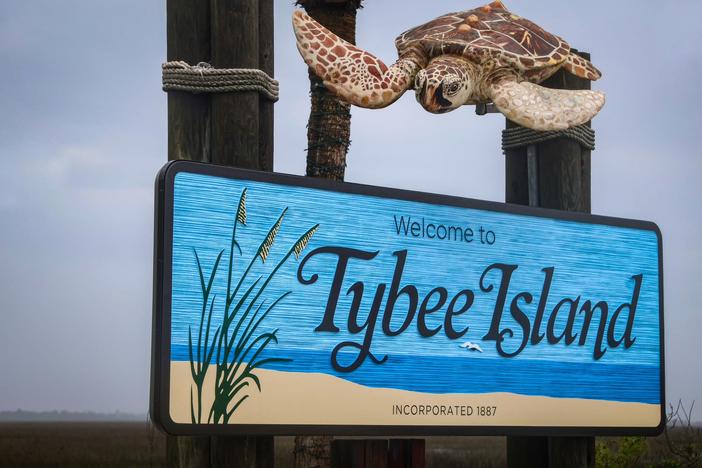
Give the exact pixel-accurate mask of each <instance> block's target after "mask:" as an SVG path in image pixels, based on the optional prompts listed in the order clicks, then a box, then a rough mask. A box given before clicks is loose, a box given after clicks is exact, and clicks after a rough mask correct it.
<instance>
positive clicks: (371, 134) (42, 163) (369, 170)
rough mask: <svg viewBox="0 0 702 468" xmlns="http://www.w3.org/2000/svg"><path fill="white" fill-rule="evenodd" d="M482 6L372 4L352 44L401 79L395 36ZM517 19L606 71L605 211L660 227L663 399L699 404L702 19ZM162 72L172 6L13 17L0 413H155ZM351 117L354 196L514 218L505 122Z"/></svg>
mask: <svg viewBox="0 0 702 468" xmlns="http://www.w3.org/2000/svg"><path fill="white" fill-rule="evenodd" d="M480 3H481V2H480V1H477V2H467V1H457V0H446V1H443V2H420V1H416V0H413V1H411V2H408V1H403V2H400V1H399V0H394V1H382V2H379V1H373V0H367V1H366V2H365V7H364V8H363V9H362V10H360V11H359V13H358V32H357V40H358V43H359V45H360V46H361V47H363V48H365V49H368V50H370V51H372V52H373V53H375V54H376V55H378V56H379V57H381V58H382V59H383V60H385V62H386V63H392V62H393V61H394V59H395V57H396V52H395V50H394V45H393V41H394V38H395V36H396V35H397V34H398V33H400V32H401V31H403V30H404V29H407V28H408V27H411V26H414V25H417V24H420V23H423V22H425V21H426V20H428V19H430V18H433V17H435V16H437V15H439V14H442V13H446V12H448V11H455V10H464V9H468V8H473V7H474V6H477V5H478V4H480ZM506 3H507V6H508V7H509V8H510V9H511V10H513V11H514V12H516V13H518V14H520V15H523V16H525V17H527V18H529V19H531V20H533V21H535V22H536V23H538V24H540V25H542V26H543V27H544V28H545V29H547V30H549V31H551V32H553V33H555V34H559V35H561V36H563V37H564V38H565V39H566V40H567V41H568V42H569V43H570V44H571V46H572V47H574V48H577V49H580V50H587V51H589V52H590V53H591V54H592V60H593V62H594V63H595V65H596V66H597V67H598V68H599V69H601V70H602V71H603V78H602V79H601V80H599V81H597V82H595V83H593V88H594V89H601V90H604V91H605V92H606V93H607V104H606V105H605V107H604V109H603V111H602V112H601V113H600V115H598V116H597V118H596V119H594V121H593V128H594V129H595V131H596V132H597V143H596V145H597V149H596V150H595V151H594V152H593V156H592V212H593V213H595V214H600V215H608V216H617V217H624V218H634V219H643V220H650V221H654V222H656V223H657V224H658V225H659V226H660V228H661V230H662V232H663V245H664V259H663V263H664V266H663V271H664V284H665V286H664V297H665V338H666V350H665V354H666V356H665V358H666V385H667V387H666V392H667V395H666V397H667V400H668V401H669V402H673V403H675V402H677V401H678V399H683V400H684V401H685V402H687V403H689V402H691V401H692V400H702V372H700V371H701V370H702V364H700V362H699V360H698V359H697V354H698V352H697V344H698V342H699V336H700V335H702V320H699V315H700V314H699V309H700V305H699V299H698V297H697V294H698V292H699V290H700V286H702V284H700V283H701V282H700V279H699V278H700V275H699V272H698V270H699V267H698V266H699V265H700V264H702V245H701V244H700V242H701V241H702V216H700V214H701V213H700V202H701V201H702V184H701V183H700V182H699V181H697V180H696V178H697V177H699V174H702V150H701V149H700V148H702V146H700V145H699V143H698V139H699V132H700V129H702V115H700V113H699V110H698V106H699V104H700V103H702V91H701V89H700V88H699V87H698V86H697V85H696V83H695V81H694V78H693V79H692V80H691V79H690V78H688V77H695V76H697V75H698V74H697V72H698V71H702V52H700V44H702V30H701V29H700V28H699V25H698V21H699V20H698V18H699V16H700V13H702V4H701V3H698V2H693V1H686V2H678V3H675V4H669V3H660V2H656V3H653V2H635V1H633V0H631V1H625V2H604V1H601V2H590V3H588V4H587V6H585V5H581V4H571V3H566V2H557V1H555V0H554V1H547V2H539V3H538V4H536V3H534V2H527V1H526V0H512V1H508V2H506ZM398 5H401V6H402V7H398ZM275 6H276V13H275V21H276V27H275V34H276V36H275V40H276V45H275V53H276V73H275V76H276V78H277V79H278V80H279V81H280V82H281V99H280V101H279V102H278V103H277V104H276V111H275V118H276V120H275V124H276V128H275V148H276V150H275V151H276V153H275V170H276V171H278V172H286V173H293V174H304V171H305V148H306V145H307V140H306V129H305V126H306V123H307V116H308V113H309V96H308V92H309V82H308V78H307V70H306V66H305V65H304V63H303V61H302V59H301V58H300V56H299V54H298V53H297V50H296V49H295V45H294V40H293V35H292V28H291V25H290V16H291V13H292V10H293V5H292V1H285V2H282V1H276V5H275ZM135 12H137V14H135ZM670 24H675V25H676V26H675V34H674V36H673V37H674V39H675V40H674V41H672V40H671V38H670V27H669V25H670ZM165 57H166V31H165V3H164V2H155V1H151V2H141V1H136V0H125V1H120V2H116V1H105V2H90V1H87V0H67V1H64V2H52V1H49V0H37V1H34V2H25V1H22V0H6V1H4V2H2V3H1V4H0V59H1V60H2V62H3V63H4V64H5V65H6V66H5V70H4V73H3V76H2V77H1V78H0V84H2V86H0V103H1V106H0V109H2V112H1V113H0V156H1V157H2V161H3V164H2V165H1V166H0V219H2V228H1V229H0V264H1V265H2V266H1V267H0V311H1V312H2V318H3V324H2V326H0V343H1V344H0V350H1V351H2V352H1V353H0V367H2V369H3V370H4V376H3V378H2V379H0V395H2V399H0V411H3V410H9V411H14V410H15V409H18V408H22V409H25V410H28V411H45V410H54V409H55V410H67V411H95V412H113V411H117V410H119V411H123V412H126V413H133V414H144V413H145V412H146V410H147V408H148V397H149V368H150V341H151V294H152V263H151V262H152V242H153V237H152V236H153V181H154V177H155V175H156V173H157V171H158V170H159V168H160V167H161V166H162V165H163V164H164V163H165V162H166V160H167V141H166V138H167V121H166V118H167V112H166V111H167V107H166V94H165V93H164V92H162V91H161V68H160V65H161V63H162V62H163V61H164V60H165ZM682 71H686V72H687V73H684V74H683V73H681V72H682ZM352 115H353V120H352V135H351V139H352V145H351V149H350V151H349V154H348V168H347V172H346V180H347V181H350V182H358V183H364V184H371V185H381V186H389V187H397V188H404V189H411V190H420V191H427V192H434V193H442V194H448V195H457V196H462V197H469V198H478V199H485V200H493V201H500V202H501V201H504V158H503V156H502V154H501V150H500V137H501V134H500V132H501V130H502V128H503V127H504V118H503V117H502V116H501V115H499V114H491V115H487V116H483V117H478V116H476V115H475V114H474V109H473V107H465V108H462V109H459V110H457V111H455V112H451V113H448V114H444V115H432V114H429V113H427V112H425V111H424V110H423V109H422V108H421V107H420V106H419V105H418V104H417V103H416V102H415V99H414V96H413V95H412V93H407V94H406V95H405V96H404V97H403V98H401V99H400V100H399V101H398V102H397V103H395V104H394V105H392V106H390V107H388V108H387V109H383V110H366V109H359V108H353V110H352ZM695 419H698V420H699V419H702V413H701V414H700V415H698V416H697V417H696V418H695Z"/></svg>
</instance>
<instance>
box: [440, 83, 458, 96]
mask: <svg viewBox="0 0 702 468" xmlns="http://www.w3.org/2000/svg"><path fill="white" fill-rule="evenodd" d="M459 89H461V83H460V81H453V82H451V83H449V84H448V85H447V86H445V91H444V92H445V93H446V94H448V95H449V96H452V95H454V94H456V93H457V92H458V90H459Z"/></svg>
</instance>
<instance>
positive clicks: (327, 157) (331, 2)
mask: <svg viewBox="0 0 702 468" xmlns="http://www.w3.org/2000/svg"><path fill="white" fill-rule="evenodd" d="M297 4H298V5H302V6H303V7H304V8H305V11H307V13H308V14H309V15H310V16H311V17H313V18H314V19H316V20H317V21H319V22H320V23H321V24H322V25H324V26H325V27H326V28H328V29H329V30H330V31H332V32H333V33H335V34H337V35H338V36H339V37H341V38H343V39H345V40H347V41H349V42H351V43H352V44H353V43H355V42H356V11H357V10H358V9H359V8H360V7H361V0H298V2H297ZM309 77H310V101H311V108H310V118H309V121H308V124H307V175H308V176H311V177H324V178H327V179H334V180H344V172H345V169H346V153H347V152H348V149H349V144H350V142H351V140H350V137H351V109H350V106H349V105H348V104H346V103H345V102H343V101H340V100H339V99H337V98H336V97H335V96H334V95H333V94H331V93H330V92H329V91H327V89H326V88H325V87H324V85H323V84H322V80H320V79H319V78H318V77H317V75H315V74H314V73H313V72H312V70H310V71H309Z"/></svg>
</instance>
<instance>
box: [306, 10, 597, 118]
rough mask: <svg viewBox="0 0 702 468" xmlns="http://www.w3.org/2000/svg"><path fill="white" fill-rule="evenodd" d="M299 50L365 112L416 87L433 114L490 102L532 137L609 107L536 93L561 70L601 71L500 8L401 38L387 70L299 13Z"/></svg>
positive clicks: (589, 95)
mask: <svg viewBox="0 0 702 468" xmlns="http://www.w3.org/2000/svg"><path fill="white" fill-rule="evenodd" d="M293 27H294V29H295V36H296V37H297V48H298V50H299V51H300V53H301V54H302V57H303V58H304V59H305V62H306V63H307V65H309V66H310V67H311V68H312V70H314V72H315V73H316V74H317V75H318V76H319V77H320V78H321V79H322V80H323V81H324V85H325V86H326V87H327V89H329V90H330V91H331V92H333V93H334V94H336V95H337V96H339V97H340V98H342V99H344V100H345V101H347V102H349V103H351V104H355V105H357V106H361V107H367V108H381V107H385V106H388V105H390V104H392V103H393V102H395V101H396V100H397V99H398V98H399V97H400V96H402V94H403V93H404V92H405V91H406V90H407V89H409V88H411V87H414V89H415V92H416V96H417V101H419V103H420V104H421V105H422V107H424V109H426V110H428V111H429V112H434V113H443V112H448V111H451V110H453V109H456V108H458V107H460V106H462V105H464V104H478V103H488V102H493V103H494V104H495V106H496V107H497V109H499V111H500V112H502V113H503V114H504V115H505V116H506V117H507V118H508V119H510V120H513V121H514V122H517V123H518V124H520V125H523V126H525V127H529V128H532V129H535V130H558V129H564V128H568V127H572V126H575V125H579V124H582V123H585V122H587V121H588V120H590V119H591V118H592V117H594V116H595V115H596V114H597V112H599V110H600V109H601V108H602V106H603V105H604V101H605V97H604V94H603V93H602V92H600V91H589V90H578V91H572V90H556V89H550V88H545V87H542V86H539V85H538V84H537V83H540V82H542V81H543V80H545V79H546V78H548V77H549V76H551V75H552V74H553V73H555V72H556V71H557V70H558V69H560V68H561V67H563V68H565V69H566V70H567V71H568V72H570V73H572V74H574V75H577V76H579V77H582V78H587V79H589V80H596V79H598V78H599V77H600V76H601V75H600V72H599V71H598V70H597V69H596V68H595V67H594V66H593V65H592V64H591V63H590V62H589V61H587V60H585V59H583V58H582V57H579V56H578V55H575V54H574V53H573V52H571V50H570V46H569V45H568V44H567V43H566V42H565V41H564V40H563V39H561V38H560V37H558V36H554V35H553V34H550V33H548V32H546V31H544V30H543V29H542V28H541V27H539V26H537V25H536V24H534V23H532V22H531V21H529V20H527V19H524V18H521V17H520V16H517V15H515V14H513V13H511V12H509V11H508V10H507V8H506V7H505V6H504V4H503V3H502V2H500V1H495V2H492V3H490V4H488V5H485V6H483V7H480V8H476V9H474V10H469V11H464V12H460V13H449V14H446V15H444V16H441V17H439V18H436V19H435V20H433V21H430V22H428V23H426V24H423V25H421V26H417V27H416V28H412V29H410V30H409V31H406V32H404V33H402V34H401V35H400V36H399V37H398V38H397V39H396V40H395V46H396V47H397V52H398V55H399V59H398V61H397V62H395V63H394V64H393V65H392V66H390V67H388V66H386V65H385V64H384V63H383V62H382V61H381V60H379V59H378V58H376V57H375V56H374V55H372V54H370V53H368V52H366V51H364V50H362V49H359V48H358V47H356V46H354V45H353V44H351V43H349V42H346V41H345V40H343V39H341V38H340V37H338V36H337V35H335V34H334V33H332V32H331V31H329V30H328V29H326V28H325V27H324V26H322V25H320V24H319V23H318V22H316V21H315V20H314V19H312V18H311V17H310V16H308V15H307V14H305V13H304V12H303V11H301V10H296V11H295V12H294V13H293Z"/></svg>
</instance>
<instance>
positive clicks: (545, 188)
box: [505, 53, 595, 468]
mask: <svg viewBox="0 0 702 468" xmlns="http://www.w3.org/2000/svg"><path fill="white" fill-rule="evenodd" d="M578 54H579V55H580V56H582V57H584V58H587V59H589V58H590V55H589V54H586V53H578ZM542 85H543V86H546V87H549V88H557V89H590V81H589V80H586V79H583V78H578V77H577V76H575V75H571V74H570V73H567V72H566V71H565V70H559V71H558V72H557V73H556V74H554V75H553V76H552V77H551V78H549V79H548V80H546V81H545V82H544V83H542ZM516 126H517V124H515V123H513V122H511V121H507V128H513V127H516ZM530 146H531V147H523V148H517V149H510V150H507V151H505V201H507V202H508V203H518V204H521V205H531V206H541V207H544V208H553V209H558V210H566V211H582V212H586V213H589V212H590V150H589V149H586V148H583V147H582V146H581V145H580V143H578V142H576V141H574V140H571V139H567V138H557V139H553V140H549V141H546V142H542V143H539V144H537V145H530ZM507 465H508V466H509V467H510V468H526V467H551V468H556V467H561V466H568V467H575V468H580V467H582V468H584V467H594V465H595V438H594V437H508V438H507Z"/></svg>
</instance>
